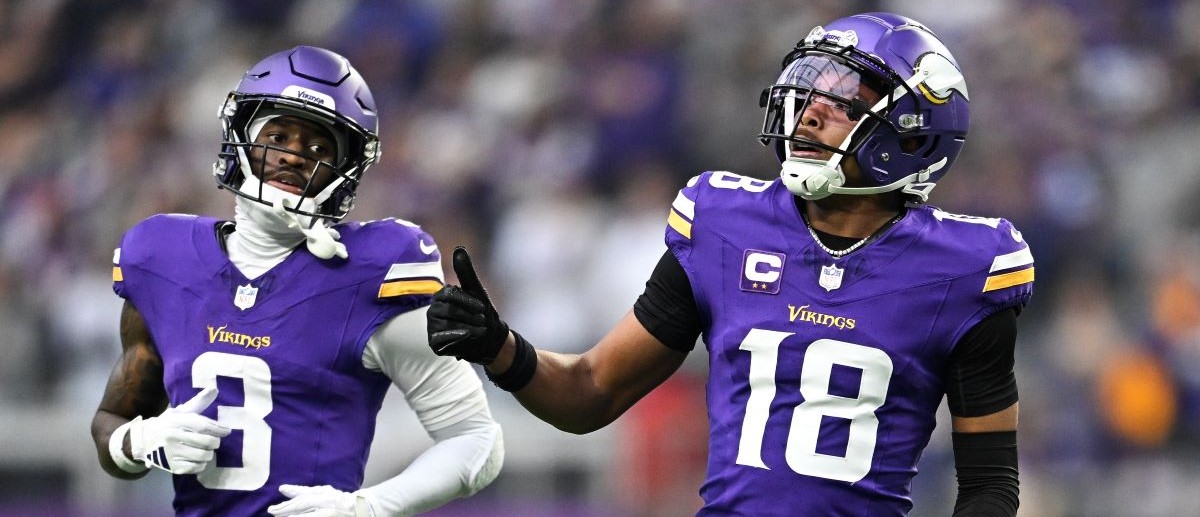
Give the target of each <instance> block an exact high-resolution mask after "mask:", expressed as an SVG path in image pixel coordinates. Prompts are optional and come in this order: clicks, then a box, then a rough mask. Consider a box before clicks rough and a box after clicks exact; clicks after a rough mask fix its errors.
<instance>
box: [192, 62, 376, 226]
mask: <svg viewBox="0 0 1200 517" xmlns="http://www.w3.org/2000/svg"><path fill="white" fill-rule="evenodd" d="M272 115H275V116H278V115H291V116H298V117H302V118H305V119H308V120H312V121H314V122H317V123H318V124H320V125H322V126H324V127H326V128H328V129H329V130H330V132H331V133H332V136H333V137H334V139H335V140H336V141H337V159H336V162H337V163H324V162H322V163H321V165H322V166H326V167H329V168H331V169H332V170H333V171H334V173H335V177H334V180H333V182H332V183H330V184H329V185H328V186H327V187H325V188H324V189H323V190H322V191H321V192H319V193H317V194H316V195H315V196H313V200H312V201H311V202H306V203H302V204H300V205H299V206H298V207H295V208H290V207H289V208H288V210H290V211H293V212H296V213H299V214H303V215H307V216H313V217H319V218H325V219H330V220H334V221H337V220H340V219H341V218H342V217H345V215H346V213H347V212H349V211H350V209H351V208H352V207H353V206H354V196H355V190H356V189H357V188H358V184H359V182H360V181H362V177H363V174H365V173H366V171H367V169H368V168H370V167H371V165H372V164H374V163H375V162H376V160H378V159H379V137H378V134H377V133H378V131H379V120H378V118H377V116H376V112H375V99H374V98H373V97H372V96H371V90H370V89H368V88H367V83H366V82H365V81H364V80H363V78H362V76H361V75H359V73H358V71H357V70H355V69H354V67H353V66H351V65H350V62H349V61H348V60H347V59H346V58H344V57H342V56H340V55H338V54H336V53H334V52H330V51H328V50H325V49H322V48H316V47H309V46H298V47H295V48H292V49H289V50H285V51H282V52H278V53H275V54H272V55H270V56H268V57H267V58H266V59H263V60H262V61H259V62H258V63H257V64H255V65H254V66H252V67H250V69H249V70H247V71H246V75H245V76H243V77H242V80H241V82H240V83H238V85H237V88H235V89H234V91H232V92H230V93H229V96H228V97H227V98H226V99H225V103H224V104H223V105H222V106H221V113H220V118H221V129H222V137H223V141H222V142H221V152H220V153H219V155H218V158H217V162H216V164H214V165H213V175H214V176H216V180H217V185H219V186H220V187H221V188H224V189H226V190H229V191H230V192H233V193H235V194H237V195H239V196H242V197H246V198H249V199H251V200H254V201H258V202H260V203H264V204H271V202H270V201H269V200H268V199H269V197H268V198H266V199H265V198H264V195H263V186H262V185H263V184H262V183H261V182H257V181H256V182H253V183H251V184H249V185H253V186H246V187H245V188H243V184H245V183H246V178H247V177H249V176H250V175H251V174H252V172H251V169H250V163H249V157H248V156H249V150H250V148H251V147H255V146H258V147H268V146H266V145H263V144H255V143H254V138H255V136H256V133H257V132H258V131H259V130H260V129H261V128H262V125H261V124H263V123H265V120H267V117H270V116H272ZM272 149H276V150H280V151H284V152H288V151H287V150H286V149H282V148H276V147H272ZM314 176H315V175H314ZM310 181H311V179H310ZM305 190H306V191H307V190H308V189H307V188H306V189H305ZM314 220H315V219H314Z"/></svg>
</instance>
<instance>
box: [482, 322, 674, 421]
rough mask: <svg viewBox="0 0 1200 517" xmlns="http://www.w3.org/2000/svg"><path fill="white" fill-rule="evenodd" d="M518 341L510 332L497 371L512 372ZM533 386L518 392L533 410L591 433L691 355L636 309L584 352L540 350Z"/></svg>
mask: <svg viewBox="0 0 1200 517" xmlns="http://www.w3.org/2000/svg"><path fill="white" fill-rule="evenodd" d="M515 350H516V344H515V341H514V339H513V337H512V334H509V336H508V339H507V340H506V341H505V342H504V346H503V347H501V349H500V352H499V354H498V355H497V356H496V360H495V361H493V362H492V363H491V364H489V365H488V366H487V369H488V370H489V371H491V372H493V373H501V372H504V371H506V370H508V367H509V366H510V365H511V364H512V360H513V356H514V351H515ZM537 356H538V366H537V371H536V372H535V373H534V376H533V379H532V380H531V381H530V382H529V385H528V386H525V387H524V388H523V389H521V390H519V391H516V392H514V393H513V395H515V396H516V398H517V400H518V401H520V402H521V405H523V406H525V408H526V409H528V410H529V412H530V413H533V414H534V415H535V416H537V417H538V418H540V419H542V420H544V421H546V422H549V423H550V424H552V425H553V426H554V427H557V428H559V429H561V430H563V431H566V432H569V433H575V434H584V433H590V432H592V431H595V430H597V429H600V428H602V427H604V426H606V425H608V424H610V423H612V422H613V421H614V420H616V419H617V417H619V416H621V414H623V413H624V412H625V411H626V410H627V409H629V408H630V407H631V406H633V404H634V403H636V402H637V401H638V400H640V399H641V398H642V397H643V396H645V395H646V394H647V393H649V392H650V390H652V389H654V388H655V387H656V386H658V385H659V384H662V383H663V381H665V380H666V379H667V377H670V376H671V374H672V373H675V370H678V369H679V366H680V365H682V364H683V360H684V358H686V357H687V354H686V353H684V352H681V351H679V350H674V349H671V348H668V347H667V346H666V345H664V344H662V343H661V342H659V340H658V339H656V338H655V337H654V336H652V335H651V334H650V332H649V331H647V330H646V328H645V327H643V326H642V324H641V322H639V321H638V319H637V318H636V317H635V316H634V315H633V312H632V311H630V312H628V313H626V314H625V317H624V318H622V319H621V321H620V322H618V323H617V325H616V327H614V328H613V329H612V330H611V331H609V333H608V335H606V336H604V338H603V339H601V340H600V342H599V343H597V344H596V346H594V347H592V348H591V349H590V350H588V351H586V352H584V353H582V354H560V353H555V352H548V351H546V350H538V351H537Z"/></svg>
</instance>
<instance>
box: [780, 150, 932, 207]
mask: <svg viewBox="0 0 1200 517" xmlns="http://www.w3.org/2000/svg"><path fill="white" fill-rule="evenodd" d="M837 158H839V155H834V158H831V159H830V160H829V161H828V162H823V161H820V160H807V159H803V158H788V159H787V160H786V161H784V162H783V168H782V170H780V173H779V175H780V177H781V178H783V184H784V186H786V187H787V188H788V190H790V191H792V193H793V194H795V195H797V196H800V197H802V198H804V199H807V200H809V201H816V200H818V199H824V198H827V197H829V196H831V195H833V194H848V195H852V196H869V195H872V194H882V193H884V192H891V191H893V190H903V192H904V193H905V194H911V195H914V196H917V197H919V198H921V202H922V203H924V202H925V201H927V200H929V192H930V191H932V190H933V187H934V186H935V184H933V183H928V182H927V180H928V179H929V177H930V176H932V175H933V173H935V172H937V171H940V170H942V168H944V167H945V166H946V163H948V162H949V160H948V159H947V158H944V157H943V158H942V159H941V160H938V161H937V162H935V163H933V164H932V165H930V166H928V167H926V168H924V169H921V170H919V171H917V172H914V173H912V174H909V175H908V176H905V177H903V178H900V179H899V180H897V181H894V182H892V183H888V184H887V185H880V186H878V187H843V186H842V185H844V184H845V183H846V175H845V174H843V173H842V168H841V166H840V165H834V162H835V160H836V161H839V162H840V160H837Z"/></svg>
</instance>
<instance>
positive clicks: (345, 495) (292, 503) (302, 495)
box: [267, 485, 375, 517]
mask: <svg viewBox="0 0 1200 517" xmlns="http://www.w3.org/2000/svg"><path fill="white" fill-rule="evenodd" d="M279 493H281V494H283V495H285V496H287V497H288V500H287V501H284V502H282V503H279V504H276V505H271V506H270V507H268V508H267V512H268V513H270V514H271V515H274V516H275V517H286V516H290V515H303V516H304V517H372V516H374V515H375V512H374V511H373V510H372V509H371V506H370V504H368V503H367V501H366V500H365V499H363V498H361V497H359V496H358V495H356V494H353V493H350V492H343V491H341V490H338V489H336V488H333V487H331V486H329V485H321V486H300V485H280V487H279Z"/></svg>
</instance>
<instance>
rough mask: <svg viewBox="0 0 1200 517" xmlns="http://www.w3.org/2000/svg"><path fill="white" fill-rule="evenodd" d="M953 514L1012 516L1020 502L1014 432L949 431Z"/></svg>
mask: <svg viewBox="0 0 1200 517" xmlns="http://www.w3.org/2000/svg"><path fill="white" fill-rule="evenodd" d="M952 438H953V441H954V470H955V471H956V472H957V474H958V498H957V499H956V500H955V502H954V517H1013V516H1015V515H1016V514H1017V507H1018V506H1019V505H1020V499H1019V498H1018V495H1019V494H1020V481H1019V479H1018V478H1017V432H1016V431H1004V432H996V433H953V435H952Z"/></svg>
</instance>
